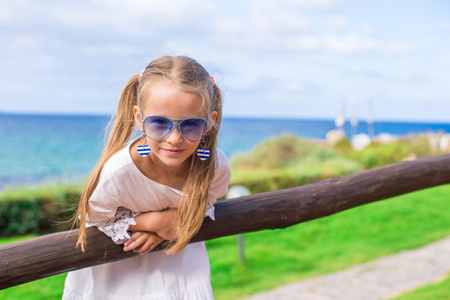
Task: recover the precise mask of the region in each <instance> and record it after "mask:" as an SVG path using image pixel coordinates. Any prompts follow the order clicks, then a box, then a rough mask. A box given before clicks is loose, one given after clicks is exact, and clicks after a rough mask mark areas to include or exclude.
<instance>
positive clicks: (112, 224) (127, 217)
mask: <svg viewBox="0 0 450 300" xmlns="http://www.w3.org/2000/svg"><path fill="white" fill-rule="evenodd" d="M139 214H140V213H139V212H134V211H131V210H129V209H126V208H124V207H119V208H118V209H117V212H116V214H115V215H114V217H113V218H111V219H109V220H108V222H106V224H105V225H104V226H99V227H98V230H100V231H101V232H103V233H104V234H106V235H107V236H109V237H110V238H111V239H112V240H113V242H114V243H115V244H123V243H125V241H126V240H128V239H129V238H130V234H129V233H128V228H129V227H130V225H136V221H135V220H134V218H135V217H136V216H137V215H139Z"/></svg>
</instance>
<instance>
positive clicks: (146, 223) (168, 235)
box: [128, 208, 177, 241]
mask: <svg viewBox="0 0 450 300" xmlns="http://www.w3.org/2000/svg"><path fill="white" fill-rule="evenodd" d="M135 220H136V223H137V224H136V225H132V226H130V227H129V228H128V229H129V230H132V231H151V232H155V233H156V234H157V235H159V236H160V237H162V238H163V239H165V240H167V241H170V240H172V239H173V238H175V236H176V232H177V228H176V220H177V209H176V208H170V209H166V210H163V211H151V212H146V213H141V214H139V215H138V216H136V218H135Z"/></svg>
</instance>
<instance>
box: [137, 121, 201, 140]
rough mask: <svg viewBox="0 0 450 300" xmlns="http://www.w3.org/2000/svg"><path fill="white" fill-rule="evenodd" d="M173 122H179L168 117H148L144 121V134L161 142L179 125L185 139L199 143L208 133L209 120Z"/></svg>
mask: <svg viewBox="0 0 450 300" xmlns="http://www.w3.org/2000/svg"><path fill="white" fill-rule="evenodd" d="M141 120H142V115H141ZM173 120H178V122H173V121H172V119H169V118H166V117H161V116H148V117H147V118H145V120H143V121H144V133H145V135H146V136H147V137H148V138H149V139H152V140H159V139H162V138H163V137H166V136H168V135H169V134H170V133H171V132H172V130H173V128H174V127H175V124H177V125H178V129H179V130H180V132H181V135H182V136H183V137H184V138H186V139H187V140H189V141H191V142H198V141H200V140H201V139H202V138H203V136H204V135H205V134H206V133H207V132H208V124H209V118H208V119H207V120H206V121H205V120H203V119H200V118H187V119H173Z"/></svg>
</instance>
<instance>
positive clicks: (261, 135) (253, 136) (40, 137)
mask: <svg viewBox="0 0 450 300" xmlns="http://www.w3.org/2000/svg"><path fill="white" fill-rule="evenodd" d="M108 121H109V116H67V115H61V116H59V115H12V114H11V115H9V114H7V115H0V191H1V190H2V189H4V188H5V187H7V186H13V187H14V186H23V185H35V184H41V183H48V182H54V181H64V182H70V181H79V180H80V179H81V178H83V177H85V176H86V175H87V174H88V173H89V171H90V170H91V169H92V168H93V167H94V166H95V163H96V162H97V160H98V158H99V156H100V153H101V151H102V148H103V141H104V132H105V131H104V130H105V127H106V125H107V123H108ZM332 129H335V125H334V121H333V120H281V119H279V120H277V119H243V118H226V119H224V120H223V123H222V128H221V132H220V135H219V147H220V148H221V149H222V150H223V151H224V152H225V153H226V154H227V156H228V157H231V156H233V155H235V154H237V153H239V152H246V151H250V150H251V149H252V148H253V147H254V146H256V145H257V144H258V143H260V142H261V141H263V140H265V139H267V138H269V137H272V136H276V135H279V134H282V133H291V134H295V135H298V136H300V137H303V138H307V139H324V138H325V136H326V133H327V132H328V131H330V130H332ZM344 129H345V130H346V132H347V134H348V135H350V134H351V133H367V131H368V128H367V123H365V122H359V124H358V127H357V128H356V130H355V129H353V128H351V126H350V125H349V124H348V123H346V124H345V125H344ZM439 131H440V132H446V133H449V132H450V124H438V123H435V124H433V123H397V122H375V123H374V133H375V135H378V134H380V133H390V134H394V135H405V134H410V133H425V132H439Z"/></svg>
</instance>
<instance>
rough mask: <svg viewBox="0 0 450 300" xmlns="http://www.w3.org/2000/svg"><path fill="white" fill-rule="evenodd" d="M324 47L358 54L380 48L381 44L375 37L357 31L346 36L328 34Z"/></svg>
mask: <svg viewBox="0 0 450 300" xmlns="http://www.w3.org/2000/svg"><path fill="white" fill-rule="evenodd" d="M324 47H325V48H326V49H328V50H331V51H335V52H340V53H346V54H357V53H363V52H368V51H374V50H379V49H380V47H381V45H380V43H379V42H378V41H376V40H375V39H373V38H371V37H369V36H363V35H360V34H357V33H347V34H346V35H344V36H339V37H338V36H332V35H328V36H326V37H325V39H324Z"/></svg>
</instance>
